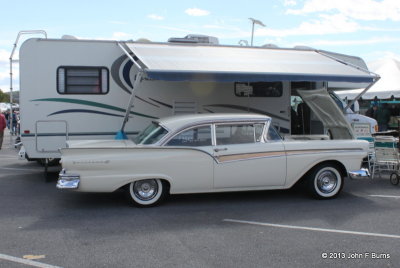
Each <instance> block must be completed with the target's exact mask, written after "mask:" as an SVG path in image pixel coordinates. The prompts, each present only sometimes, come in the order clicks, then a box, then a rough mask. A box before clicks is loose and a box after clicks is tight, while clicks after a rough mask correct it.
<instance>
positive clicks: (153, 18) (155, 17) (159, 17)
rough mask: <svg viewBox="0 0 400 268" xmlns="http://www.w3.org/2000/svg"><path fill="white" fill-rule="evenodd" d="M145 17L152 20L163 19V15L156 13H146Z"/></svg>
mask: <svg viewBox="0 0 400 268" xmlns="http://www.w3.org/2000/svg"><path fill="white" fill-rule="evenodd" d="M147 17H148V18H149V19H152V20H163V19H164V17H163V16H160V15H157V14H149V15H147Z"/></svg>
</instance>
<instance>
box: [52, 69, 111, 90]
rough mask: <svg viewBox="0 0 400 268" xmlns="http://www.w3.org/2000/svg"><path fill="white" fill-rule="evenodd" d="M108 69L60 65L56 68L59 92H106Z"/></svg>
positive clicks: (107, 87)
mask: <svg viewBox="0 0 400 268" xmlns="http://www.w3.org/2000/svg"><path fill="white" fill-rule="evenodd" d="M108 81H109V80H108V69H107V68H105V67H74V66H62V67H59V68H58V70H57V91H58V93H60V94H107V93H108V89H109V82H108Z"/></svg>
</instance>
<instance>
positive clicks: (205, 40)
mask: <svg viewBox="0 0 400 268" xmlns="http://www.w3.org/2000/svg"><path fill="white" fill-rule="evenodd" d="M168 42H170V43H189V44H190V43H192V44H212V45H218V44H219V41H218V38H216V37H214V36H208V35H200V34H189V35H186V36H185V37H183V38H182V37H171V38H169V39H168Z"/></svg>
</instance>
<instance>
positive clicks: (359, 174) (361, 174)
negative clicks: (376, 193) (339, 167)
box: [349, 168, 370, 179]
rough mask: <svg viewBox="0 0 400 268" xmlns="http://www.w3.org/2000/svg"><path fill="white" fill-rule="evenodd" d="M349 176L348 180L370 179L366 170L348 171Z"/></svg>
mask: <svg viewBox="0 0 400 268" xmlns="http://www.w3.org/2000/svg"><path fill="white" fill-rule="evenodd" d="M349 176H350V178H353V179H355V178H367V177H370V174H369V171H368V169H364V168H362V169H360V170H355V171H349Z"/></svg>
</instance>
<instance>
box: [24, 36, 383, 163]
mask: <svg viewBox="0 0 400 268" xmlns="http://www.w3.org/2000/svg"><path fill="white" fill-rule="evenodd" d="M19 62H20V116H21V122H20V131H21V141H22V143H23V148H22V152H23V153H21V155H22V156H24V157H26V158H28V159H56V158H59V157H60V152H59V149H60V148H64V147H65V144H66V141H67V140H82V139H110V138H114V137H115V135H116V133H117V131H118V130H121V131H122V132H123V135H126V136H127V137H130V138H131V137H133V136H135V135H136V134H137V133H138V132H139V131H140V130H142V129H143V128H144V127H145V126H146V125H148V124H149V122H151V121H152V120H155V119H158V118H162V117H166V116H170V115H176V114H185V113H219V112H232V113H237V112H252V113H260V114H264V115H268V116H270V117H272V118H273V122H274V124H275V127H276V128H277V129H278V130H279V132H280V133H282V134H284V135H289V134H326V133H327V132H326V130H327V128H329V127H330V128H334V127H335V126H336V127H338V126H339V124H337V122H336V123H335V122H333V123H332V122H331V121H332V120H331V119H329V118H326V117H327V116H328V117H329V116H332V115H329V114H328V115H326V114H325V115H323V114H321V113H320V112H318V111H320V110H321V109H322V110H324V109H325V108H326V107H325V108H324V107H323V108H316V107H318V103H324V105H328V104H327V103H328V102H329V101H328V102H327V101H325V102H324V101H320V99H318V98H315V97H313V98H308V101H306V102H307V104H308V106H310V108H311V109H310V110H311V111H310V112H309V113H308V114H306V115H305V114H304V113H303V114H302V117H301V122H299V121H298V120H300V119H299V117H297V119H296V120H294V119H292V115H293V109H292V105H293V98H297V99H298V100H301V99H302V98H303V97H304V96H301V94H300V93H299V92H301V91H302V90H303V91H309V92H313V90H318V89H322V91H321V92H325V93H327V82H328V81H335V82H354V83H367V84H371V83H374V81H376V79H377V77H376V76H375V75H374V74H372V73H370V72H368V71H367V70H363V69H360V68H356V67H354V66H353V65H352V64H347V63H345V62H343V60H338V59H335V58H332V56H331V55H329V54H328V53H324V51H317V50H313V49H309V50H307V49H283V48H262V47H239V46H222V45H216V44H215V42H214V43H212V44H203V43H202V44H197V43H192V42H189V43H148V42H143V43H140V42H132V41H101V40H78V39H74V38H61V39H47V38H31V39H28V40H27V41H25V42H24V43H23V44H22V46H21V48H20V57H19ZM321 94H322V93H321ZM321 94H320V95H321ZM315 96H316V95H315ZM313 102H314V104H313ZM331 102H332V100H331ZM295 108H296V109H297V108H298V105H296V107H295ZM335 109H336V110H330V111H334V112H335V113H336V112H337V113H341V112H340V109H339V108H338V107H336V108H335ZM295 112H296V113H297V114H298V113H299V111H295ZM324 118H325V119H324ZM333 121H337V120H333ZM339 121H340V120H339ZM304 122H308V123H307V128H305V127H304V126H303V127H299V128H297V129H296V131H297V132H296V133H295V131H294V130H293V125H299V124H300V123H303V124H304ZM329 124H330V125H329ZM335 124H336V125H335ZM343 126H344V125H343V124H342V127H343ZM345 127H347V125H346V126H345ZM351 136H352V135H351V134H349V137H351Z"/></svg>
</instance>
